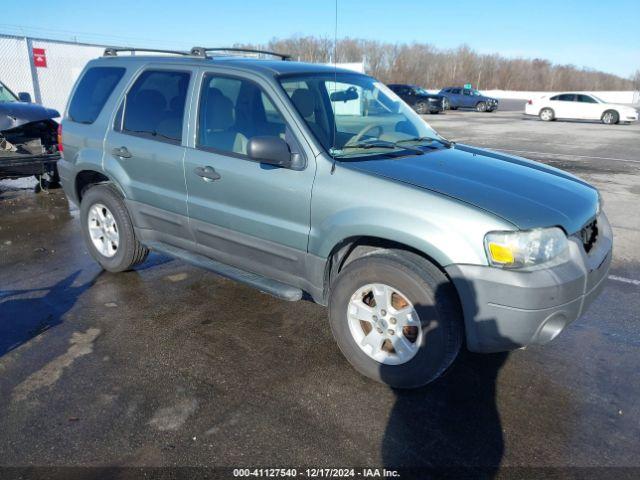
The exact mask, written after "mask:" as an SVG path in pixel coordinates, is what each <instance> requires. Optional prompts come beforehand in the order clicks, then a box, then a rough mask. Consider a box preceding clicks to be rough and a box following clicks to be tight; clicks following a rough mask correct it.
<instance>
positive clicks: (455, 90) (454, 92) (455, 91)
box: [451, 88, 460, 95]
mask: <svg viewBox="0 0 640 480" xmlns="http://www.w3.org/2000/svg"><path fill="white" fill-rule="evenodd" d="M451 93H453V94H454V95H460V89H459V88H452V89H451Z"/></svg>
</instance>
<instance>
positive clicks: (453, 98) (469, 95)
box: [440, 87, 498, 112]
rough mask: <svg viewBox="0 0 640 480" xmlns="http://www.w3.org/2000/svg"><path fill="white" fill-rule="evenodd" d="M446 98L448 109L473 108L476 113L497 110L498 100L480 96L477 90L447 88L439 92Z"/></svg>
mask: <svg viewBox="0 0 640 480" xmlns="http://www.w3.org/2000/svg"><path fill="white" fill-rule="evenodd" d="M440 95H443V96H444V97H446V98H447V102H448V104H449V108H451V110H457V109H458V108H474V109H476V110H477V111H478V112H493V111H494V110H497V109H498V99H497V98H492V97H487V96H486V95H482V94H481V93H480V92H479V91H478V90H474V89H472V88H463V87H447V88H443V89H442V90H440Z"/></svg>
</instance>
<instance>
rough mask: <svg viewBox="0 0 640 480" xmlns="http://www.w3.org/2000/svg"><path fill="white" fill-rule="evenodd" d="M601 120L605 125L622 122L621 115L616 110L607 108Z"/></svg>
mask: <svg viewBox="0 0 640 480" xmlns="http://www.w3.org/2000/svg"><path fill="white" fill-rule="evenodd" d="M601 120H602V123H604V124H605V125H615V124H616V123H619V122H620V115H619V114H618V112H616V111H615V110H607V111H606V112H604V113H603V114H602V118H601Z"/></svg>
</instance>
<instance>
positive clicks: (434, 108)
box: [387, 83, 446, 115]
mask: <svg viewBox="0 0 640 480" xmlns="http://www.w3.org/2000/svg"><path fill="white" fill-rule="evenodd" d="M387 86H388V87H389V88H390V89H391V90H393V91H394V92H395V93H396V95H398V96H399V97H400V98H401V99H402V100H404V101H405V103H406V104H407V105H409V106H410V107H411V108H413V109H414V110H415V111H416V112H417V113H419V114H420V115H424V114H426V113H440V112H444V111H445V110H446V108H445V107H446V104H445V102H446V100H445V97H443V96H442V95H438V94H434V93H429V92H427V91H426V90H425V89H424V88H422V87H419V86H417V85H404V84H399V83H392V84H390V85H387Z"/></svg>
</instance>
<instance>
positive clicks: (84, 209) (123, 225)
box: [80, 183, 149, 272]
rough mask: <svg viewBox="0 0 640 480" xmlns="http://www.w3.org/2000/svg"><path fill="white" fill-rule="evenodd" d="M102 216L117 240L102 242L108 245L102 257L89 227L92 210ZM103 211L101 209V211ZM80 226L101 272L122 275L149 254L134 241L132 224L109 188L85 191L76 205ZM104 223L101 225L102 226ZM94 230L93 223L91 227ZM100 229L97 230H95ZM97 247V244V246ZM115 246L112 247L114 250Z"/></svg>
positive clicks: (118, 199) (121, 201)
mask: <svg viewBox="0 0 640 480" xmlns="http://www.w3.org/2000/svg"><path fill="white" fill-rule="evenodd" d="M94 207H95V209H96V210H97V211H100V212H101V213H102V214H104V213H105V211H106V212H108V213H109V215H105V218H111V219H112V221H113V222H114V224H115V227H114V228H113V229H111V235H114V233H115V234H116V235H114V238H115V237H116V236H117V242H107V241H104V242H103V244H106V243H109V246H108V247H107V250H108V252H109V255H105V253H104V251H101V250H99V249H98V247H97V246H96V243H94V240H93V239H92V233H91V232H90V229H89V223H90V222H91V218H90V216H91V217H92V216H93V215H94V213H95V211H96V210H94V209H93V208H94ZM101 207H104V208H101ZM80 223H81V225H82V236H83V237H84V241H85V244H86V246H87V249H88V250H89V253H90V254H91V256H92V257H93V258H94V259H95V261H96V262H98V263H99V264H100V265H101V266H102V268H104V269H105V270H107V271H109V272H124V271H126V270H130V269H131V268H132V267H134V266H135V265H138V264H140V263H142V262H144V260H145V259H146V258H147V255H148V254H149V250H148V249H147V248H146V247H144V246H143V245H142V244H140V242H139V241H138V240H137V238H136V236H135V232H134V230H133V224H132V222H131V218H130V216H129V212H128V211H127V207H126V206H125V204H124V201H123V199H122V196H121V195H120V193H119V192H118V190H117V189H116V188H115V186H113V185H112V184H108V183H104V184H99V185H95V186H93V187H90V188H89V189H88V190H86V192H85V194H84V196H83V197H82V201H81V202H80ZM106 223H107V221H105V222H103V224H106ZM93 225H94V226H95V223H93ZM100 228H102V226H99V227H98V228H97V230H99V229H100ZM98 243H99V242H98ZM114 246H115V247H114Z"/></svg>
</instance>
